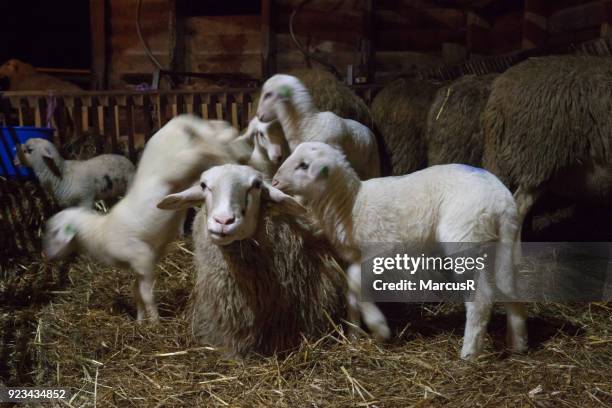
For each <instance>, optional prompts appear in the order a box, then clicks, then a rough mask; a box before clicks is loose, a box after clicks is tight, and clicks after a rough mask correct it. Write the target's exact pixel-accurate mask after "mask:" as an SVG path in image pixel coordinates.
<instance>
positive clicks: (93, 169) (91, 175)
mask: <svg viewBox="0 0 612 408" xmlns="http://www.w3.org/2000/svg"><path fill="white" fill-rule="evenodd" d="M19 150H21V156H22V157H23V159H24V160H23V163H22V161H21V160H20V159H19V157H20V154H19V153H17V154H16V155H15V161H14V163H15V165H16V166H21V165H25V166H28V167H32V169H33V170H34V174H36V177H37V178H38V180H39V181H40V184H41V185H42V186H43V188H44V189H45V190H47V191H48V192H49V193H50V194H52V195H53V197H55V199H56V200H57V202H58V204H59V205H60V207H62V208H66V207H70V206H79V207H86V208H92V207H93V205H94V202H95V201H96V200H109V199H113V198H117V197H119V196H122V195H124V194H125V192H126V191H127V189H128V186H129V185H130V183H131V181H132V178H133V177H134V170H135V168H134V165H133V164H132V162H131V161H130V160H129V159H128V158H126V157H124V156H121V155H118V154H102V155H100V156H96V157H94V158H91V159H89V160H64V159H63V158H62V156H61V155H60V153H59V152H58V151H57V149H56V147H55V146H54V145H53V143H51V142H50V141H48V140H45V139H39V138H33V139H28V140H27V141H26V142H25V143H23V144H21V145H20V146H19Z"/></svg>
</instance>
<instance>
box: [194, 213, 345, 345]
mask: <svg viewBox="0 0 612 408" xmlns="http://www.w3.org/2000/svg"><path fill="white" fill-rule="evenodd" d="M260 213H262V214H261V215H260V219H259V224H258V228H257V232H256V233H255V236H254V237H253V239H250V240H243V241H237V242H234V243H232V244H230V245H227V246H223V247H220V246H217V245H215V244H213V243H212V242H211V241H210V239H209V236H208V232H207V229H206V211H205V210H201V211H199V213H198V215H197V216H196V219H195V221H194V245H195V262H196V265H197V271H198V272H197V273H198V276H197V279H196V285H195V288H194V291H193V293H192V296H191V301H190V309H189V310H190V311H189V313H190V314H191V324H192V332H193V333H194V335H195V336H196V338H197V339H198V340H199V341H201V342H203V343H208V344H213V345H215V346H220V347H223V348H225V349H226V350H227V351H228V352H229V354H231V355H233V356H244V355H247V354H249V353H258V354H264V355H266V354H271V353H274V352H282V351H284V350H288V349H290V348H292V347H295V346H297V345H298V344H299V343H300V342H301V341H302V338H303V337H302V336H305V337H307V338H309V337H317V336H320V335H321V334H322V333H324V332H326V331H327V330H329V328H330V320H329V318H328V317H327V316H326V314H328V315H329V317H330V318H331V319H332V320H334V321H338V319H339V318H340V317H342V314H343V310H344V293H345V285H346V282H345V276H344V273H343V271H342V270H339V268H338V267H337V264H335V262H334V260H333V259H334V258H333V254H332V252H331V249H330V248H329V245H328V244H327V242H326V241H324V240H323V239H320V238H316V237H314V236H313V235H312V233H311V232H310V231H309V230H308V229H307V228H306V227H304V226H302V225H301V224H299V223H298V222H296V221H295V219H294V218H292V217H290V216H288V215H281V214H278V215H272V214H271V212H270V211H268V210H265V209H262V211H260Z"/></svg>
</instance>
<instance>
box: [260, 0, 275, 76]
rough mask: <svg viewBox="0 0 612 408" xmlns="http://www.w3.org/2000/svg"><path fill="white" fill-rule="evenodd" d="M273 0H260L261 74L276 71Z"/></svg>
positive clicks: (264, 74) (272, 73)
mask: <svg viewBox="0 0 612 408" xmlns="http://www.w3.org/2000/svg"><path fill="white" fill-rule="evenodd" d="M273 4H274V0H261V76H262V79H266V78H268V77H270V76H272V75H274V74H275V73H276V33H275V32H274V26H273V20H274V15H273Z"/></svg>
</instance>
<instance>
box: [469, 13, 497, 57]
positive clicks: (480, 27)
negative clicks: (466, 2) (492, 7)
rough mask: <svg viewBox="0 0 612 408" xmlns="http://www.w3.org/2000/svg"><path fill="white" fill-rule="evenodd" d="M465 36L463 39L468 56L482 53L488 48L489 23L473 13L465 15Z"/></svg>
mask: <svg viewBox="0 0 612 408" xmlns="http://www.w3.org/2000/svg"><path fill="white" fill-rule="evenodd" d="M466 25H467V35H466V37H465V42H466V48H467V52H468V54H474V53H476V54H479V53H484V52H485V51H486V50H488V49H489V48H490V47H489V46H490V43H489V30H491V23H489V21H488V20H486V19H484V18H482V17H481V16H480V15H478V14H476V13H475V12H473V11H468V12H467V15H466Z"/></svg>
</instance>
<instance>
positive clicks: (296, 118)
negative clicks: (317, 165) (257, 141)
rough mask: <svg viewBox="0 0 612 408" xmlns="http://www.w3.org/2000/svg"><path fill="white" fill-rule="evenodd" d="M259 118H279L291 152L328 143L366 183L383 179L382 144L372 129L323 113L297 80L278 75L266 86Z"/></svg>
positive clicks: (266, 83) (258, 111)
mask: <svg viewBox="0 0 612 408" xmlns="http://www.w3.org/2000/svg"><path fill="white" fill-rule="evenodd" d="M257 117H258V119H259V121H260V122H263V123H267V122H271V121H273V120H276V119H278V120H279V122H280V123H281V125H282V129H283V132H284V135H285V138H286V140H287V142H288V144H289V148H290V149H291V151H294V150H295V148H296V147H297V146H298V145H299V144H300V143H302V142H308V141H319V142H325V143H328V144H331V145H334V146H337V147H339V148H340V149H341V150H342V151H343V152H344V153H345V154H346V157H347V159H348V161H349V162H350V163H351V165H352V166H353V168H354V169H355V171H356V172H357V174H358V175H359V177H360V178H361V179H362V180H366V179H369V178H372V177H378V176H380V159H379V156H378V145H377V143H376V138H375V136H374V134H373V133H372V132H371V131H370V129H368V128H367V127H366V126H364V125H362V124H361V123H359V122H357V121H354V120H351V119H343V118H341V117H339V116H337V115H336V114H334V113H332V112H319V111H318V110H317V108H316V107H315V105H314V103H313V101H312V97H311V96H310V94H309V93H308V90H307V89H306V87H305V86H304V84H302V82H301V81H300V80H299V79H297V78H296V77H293V76H291V75H284V74H277V75H274V76H273V77H271V78H270V79H268V80H267V81H266V82H265V83H264V85H263V88H262V96H261V98H260V100H259V106H258V108H257Z"/></svg>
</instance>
